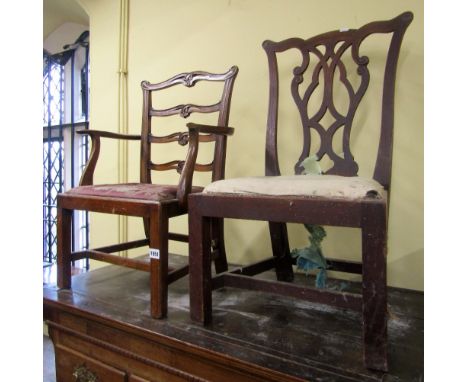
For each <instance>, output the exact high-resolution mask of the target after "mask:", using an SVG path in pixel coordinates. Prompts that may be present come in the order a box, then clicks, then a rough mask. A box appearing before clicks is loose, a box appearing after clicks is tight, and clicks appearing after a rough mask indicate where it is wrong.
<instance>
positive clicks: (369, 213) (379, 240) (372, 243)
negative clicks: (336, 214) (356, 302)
mask: <svg viewBox="0 0 468 382" xmlns="http://www.w3.org/2000/svg"><path fill="white" fill-rule="evenodd" d="M386 222H387V216H386V208H385V205H384V204H380V203H375V204H374V203H372V204H369V205H366V206H365V207H364V210H363V221H362V313H363V343H364V363H365V365H366V367H367V368H369V369H376V370H382V371H388V363H387V266H386V265H387V259H386V252H387V243H386V231H387V230H386Z"/></svg>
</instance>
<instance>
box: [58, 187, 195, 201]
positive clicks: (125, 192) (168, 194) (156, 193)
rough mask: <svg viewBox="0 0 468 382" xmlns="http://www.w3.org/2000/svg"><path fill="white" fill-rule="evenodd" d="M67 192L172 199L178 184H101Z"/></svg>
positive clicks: (131, 197) (127, 197)
mask: <svg viewBox="0 0 468 382" xmlns="http://www.w3.org/2000/svg"><path fill="white" fill-rule="evenodd" d="M201 191H203V187H196V186H193V187H192V192H201ZM66 194H72V195H86V196H106V197H111V198H123V199H142V200H170V199H176V194H177V186H171V185H160V184H148V183H124V184H100V185H92V186H80V187H75V188H72V189H71V190H69V191H67V192H66Z"/></svg>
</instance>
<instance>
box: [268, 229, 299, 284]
mask: <svg viewBox="0 0 468 382" xmlns="http://www.w3.org/2000/svg"><path fill="white" fill-rule="evenodd" d="M268 225H269V228H270V238H271V247H272V250H273V256H275V258H276V278H277V279H278V281H288V282H290V281H293V280H294V272H293V268H292V264H293V261H292V258H291V253H290V251H289V240H288V230H287V227H286V223H272V222H269V223H268Z"/></svg>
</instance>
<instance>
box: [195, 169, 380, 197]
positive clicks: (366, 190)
mask: <svg viewBox="0 0 468 382" xmlns="http://www.w3.org/2000/svg"><path fill="white" fill-rule="evenodd" d="M203 192H204V193H226V194H256V195H272V196H305V197H329V198H344V199H353V200H354V199H361V198H364V197H366V196H372V197H377V198H378V197H382V196H384V195H385V193H386V191H385V190H384V188H383V186H382V185H381V184H380V183H378V182H376V181H375V180H372V179H367V178H363V177H360V176H339V175H292V176H258V177H245V178H234V179H225V180H219V181H216V182H213V183H211V184H209V185H208V186H207V187H205V189H204V191H203Z"/></svg>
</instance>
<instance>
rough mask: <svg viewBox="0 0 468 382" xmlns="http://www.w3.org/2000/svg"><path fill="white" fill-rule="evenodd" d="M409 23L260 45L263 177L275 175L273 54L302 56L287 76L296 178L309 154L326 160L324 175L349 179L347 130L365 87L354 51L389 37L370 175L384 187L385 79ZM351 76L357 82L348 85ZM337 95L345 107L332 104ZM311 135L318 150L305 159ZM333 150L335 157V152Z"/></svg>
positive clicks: (388, 92) (389, 92)
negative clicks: (299, 138) (298, 128)
mask: <svg viewBox="0 0 468 382" xmlns="http://www.w3.org/2000/svg"><path fill="white" fill-rule="evenodd" d="M409 17H410V16H408V15H407V14H403V15H402V16H401V17H399V18H395V19H393V20H389V21H386V22H375V23H370V24H367V25H365V26H364V27H362V28H360V29H347V30H343V31H338V30H337V31H333V32H329V33H325V34H322V35H318V36H315V37H312V38H310V39H308V40H303V39H300V38H290V39H287V40H283V41H280V42H273V41H265V42H264V44H263V48H264V49H265V51H266V53H267V56H268V62H269V71H270V81H271V85H272V86H271V87H270V104H269V112H268V129H267V148H266V175H280V169H279V162H278V152H277V119H278V118H277V116H278V92H279V82H278V62H277V54H278V53H282V52H285V51H289V50H292V49H296V50H298V51H299V52H300V54H301V56H302V62H300V64H299V65H298V66H296V67H295V68H294V69H293V71H292V73H291V77H292V78H291V85H290V87H291V94H292V97H293V99H294V102H295V104H296V106H297V108H298V112H299V115H300V119H301V124H302V129H303V146H302V152H301V154H300V156H299V158H298V160H297V162H296V164H295V166H294V170H295V173H296V174H300V173H301V172H302V170H303V169H302V168H301V166H300V164H301V163H302V161H303V160H304V159H305V158H307V157H308V156H310V155H311V154H315V155H316V156H317V158H318V159H319V160H321V159H322V158H323V157H324V156H325V155H327V156H328V157H329V158H330V160H331V162H332V166H331V168H330V169H329V170H327V172H326V173H327V174H335V175H343V176H355V175H357V173H358V169H359V167H358V164H357V163H356V161H355V160H354V156H353V154H352V152H351V148H350V135H351V128H352V127H353V120H354V116H355V114H356V110H357V108H358V106H359V104H360V102H361V100H362V98H363V96H364V94H365V92H366V90H367V88H368V85H369V82H370V74H369V70H368V68H367V65H368V63H369V58H368V57H367V56H364V55H361V52H360V46H361V43H362V42H363V41H364V40H365V39H366V38H367V37H368V36H369V35H371V34H373V33H389V34H390V33H391V35H392V40H391V43H390V50H389V55H388V59H387V62H386V66H385V77H387V80H386V81H385V84H384V89H383V99H382V116H383V117H382V126H381V135H380V142H381V143H380V145H379V152H378V157H377V163H376V167H375V172H374V179H375V180H378V181H379V182H380V183H381V184H383V185H384V186H385V187H386V188H387V187H388V185H389V184H390V166H391V151H390V150H391V145H390V146H389V145H388V144H384V142H385V141H386V140H390V139H391V137H392V131H391V129H392V125H393V93H394V88H393V87H391V86H388V84H390V83H391V82H392V81H391V80H390V77H392V76H394V74H395V57H397V56H398V49H399V46H397V45H398V42H399V41H400V39H401V35H400V31H399V26H400V25H401V24H402V23H406V22H407V20H405V18H409ZM348 56H349V57H348ZM345 58H346V59H345ZM348 58H349V59H348ZM314 64H315V66H314ZM355 73H357V80H355V79H354V76H355ZM350 74H352V75H353V77H352V79H353V81H350V78H349V77H350ZM392 80H393V78H392ZM337 89H339V90H343V92H342V93H343V94H345V98H346V101H345V102H340V103H339V106H337V104H336V94H335V93H336V92H337ZM340 95H341V94H340ZM389 101H391V102H389ZM343 104H344V105H343ZM312 130H314V131H315V132H316V133H317V134H316V135H317V136H318V137H319V140H320V142H319V144H314V147H318V150H317V152H316V153H311V143H312V137H311V131H312ZM338 132H339V134H337V133H338ZM335 135H336V137H335ZM336 138H340V139H341V142H339V143H340V144H337V142H336V141H335V142H334V140H336ZM384 146H385V147H384ZM337 148H339V150H338V151H339V152H337V151H335V150H336V149H337Z"/></svg>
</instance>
